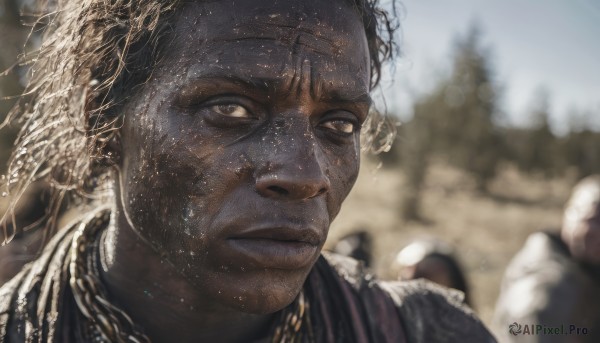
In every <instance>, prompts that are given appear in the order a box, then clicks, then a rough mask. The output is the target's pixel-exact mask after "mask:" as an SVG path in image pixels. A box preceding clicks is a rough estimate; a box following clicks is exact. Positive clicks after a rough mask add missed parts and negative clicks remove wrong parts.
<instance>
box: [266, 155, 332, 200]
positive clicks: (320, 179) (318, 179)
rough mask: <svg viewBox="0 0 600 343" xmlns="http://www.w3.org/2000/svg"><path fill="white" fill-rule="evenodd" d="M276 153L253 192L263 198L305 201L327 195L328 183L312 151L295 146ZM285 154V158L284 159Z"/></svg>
mask: <svg viewBox="0 0 600 343" xmlns="http://www.w3.org/2000/svg"><path fill="white" fill-rule="evenodd" d="M293 150H297V151H296V153H293V152H292V151H290V150H289V149H287V150H286V151H285V152H279V154H278V158H276V159H275V160H276V161H275V162H267V163H266V167H265V168H264V169H263V170H262V172H259V175H257V177H256V191H257V192H258V193H259V194H260V195H261V196H263V197H265V198H272V199H278V200H306V199H311V198H314V197H318V196H320V195H323V194H325V193H327V192H329V189H330V182H329V178H328V177H327V175H326V173H325V172H324V170H323V167H322V163H321V161H320V158H319V156H318V153H317V152H315V151H310V150H312V149H310V148H309V149H302V148H301V147H296V149H293ZM286 155H287V156H286ZM277 160H279V161H277Z"/></svg>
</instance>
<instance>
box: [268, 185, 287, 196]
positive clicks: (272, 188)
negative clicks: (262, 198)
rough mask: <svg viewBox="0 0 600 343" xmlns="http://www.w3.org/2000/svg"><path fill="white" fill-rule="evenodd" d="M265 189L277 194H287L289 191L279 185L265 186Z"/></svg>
mask: <svg viewBox="0 0 600 343" xmlns="http://www.w3.org/2000/svg"><path fill="white" fill-rule="evenodd" d="M267 189H268V190H270V191H271V192H273V193H276V194H278V195H289V194H290V192H289V191H288V190H287V189H285V188H283V187H279V186H269V187H267Z"/></svg>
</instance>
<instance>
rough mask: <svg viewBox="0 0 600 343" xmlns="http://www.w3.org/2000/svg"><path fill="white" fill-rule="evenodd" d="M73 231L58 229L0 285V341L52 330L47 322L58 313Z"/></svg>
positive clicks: (53, 319)
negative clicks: (17, 271)
mask: <svg viewBox="0 0 600 343" xmlns="http://www.w3.org/2000/svg"><path fill="white" fill-rule="evenodd" d="M72 233H73V230H72V228H68V229H64V230H61V231H59V233H57V234H56V236H55V237H53V238H52V240H51V241H50V242H49V243H48V245H47V246H46V247H45V248H44V251H43V252H42V254H41V255H40V256H39V257H38V258H37V259H36V260H34V261H33V262H31V263H29V264H27V265H25V267H23V269H22V270H21V271H20V272H19V273H18V274H17V275H16V276H15V277H14V278H13V279H12V280H10V281H9V282H7V283H5V284H4V285H3V286H2V287H0V342H12V341H15V342H21V341H24V340H25V337H27V339H28V340H32V341H35V340H36V339H37V338H36V337H38V336H39V335H44V334H46V335H47V334H48V333H49V332H50V333H51V332H53V331H52V330H53V329H51V328H50V326H51V325H48V324H49V323H56V322H57V321H58V318H59V316H60V311H58V310H59V308H60V307H61V306H62V301H61V297H62V293H63V290H64V288H65V286H66V284H67V282H68V281H67V279H68V277H67V274H66V266H67V264H66V263H65V261H67V259H68V256H69V254H68V251H69V248H70V239H69V238H70V237H71V236H72ZM46 337H49V336H46ZM48 341H51V340H48Z"/></svg>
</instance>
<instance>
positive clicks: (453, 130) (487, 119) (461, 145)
mask: <svg viewBox="0 0 600 343" xmlns="http://www.w3.org/2000/svg"><path fill="white" fill-rule="evenodd" d="M438 92H441V94H439V95H437V96H436V98H437V99H438V101H439V103H438V106H440V109H441V111H440V115H439V116H437V118H436V119H435V124H436V125H435V129H434V130H435V134H436V136H437V137H436V143H437V149H436V150H438V151H440V152H441V153H442V154H443V155H444V156H446V157H447V158H448V160H449V161H450V163H451V164H453V165H455V166H457V167H459V168H461V169H463V170H465V171H467V172H468V173H470V174H471V175H472V176H473V177H474V179H475V182H476V185H477V188H478V190H480V191H482V192H486V191H487V187H488V183H489V181H490V180H492V179H493V178H494V176H495V175H496V169H497V166H498V162H499V160H500V159H501V158H502V157H503V155H504V144H502V143H503V142H502V139H501V136H500V134H499V132H498V131H497V128H496V125H495V122H496V116H497V115H498V113H499V112H498V104H497V102H498V100H497V98H498V93H499V90H498V87H497V86H496V85H495V83H494V80H493V72H492V67H491V63H490V57H489V53H488V51H487V49H485V48H484V47H482V43H481V30H480V29H479V27H478V26H477V25H476V24H474V25H472V26H471V27H470V29H469V30H468V32H467V34H466V35H465V36H463V37H459V38H458V39H457V41H456V43H455V46H454V63H453V68H452V73H451V75H450V77H449V79H448V80H447V81H445V82H442V84H441V87H440V88H439V90H438Z"/></svg>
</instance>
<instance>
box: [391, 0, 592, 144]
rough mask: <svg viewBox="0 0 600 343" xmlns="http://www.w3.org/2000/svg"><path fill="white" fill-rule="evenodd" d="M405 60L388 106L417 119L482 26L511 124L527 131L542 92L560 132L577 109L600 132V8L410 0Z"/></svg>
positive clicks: (553, 2) (548, 2)
mask: <svg viewBox="0 0 600 343" xmlns="http://www.w3.org/2000/svg"><path fill="white" fill-rule="evenodd" d="M402 4H403V6H404V9H403V10H402V18H401V22H400V24H401V26H402V33H401V35H402V40H401V42H402V44H401V47H402V50H403V56H402V57H401V58H400V59H399V60H398V63H397V66H396V74H395V81H394V84H393V86H387V87H386V88H387V89H386V90H385V93H386V99H387V102H388V106H389V107H390V108H391V109H400V111H401V112H404V113H405V114H406V113H409V112H410V104H411V102H412V99H414V96H415V95H416V94H420V93H422V92H424V91H426V90H428V89H430V87H431V85H432V84H434V83H435V80H436V78H439V75H442V74H443V73H444V72H447V70H448V67H449V65H450V62H451V60H450V56H451V55H450V54H451V46H452V42H453V40H454V38H455V37H456V36H457V34H463V35H464V33H465V32H466V31H467V29H468V27H469V26H470V24H471V23H472V22H474V21H477V22H478V23H479V24H480V26H481V27H482V29H483V39H484V43H485V45H486V46H488V47H489V48H490V49H491V52H492V56H493V60H492V62H493V64H492V65H493V67H494V69H495V72H496V79H497V81H499V83H500V84H501V85H502V87H503V89H504V93H503V104H502V107H503V110H504V112H505V114H506V120H507V121H508V122H509V123H510V124H516V125H526V124H527V123H528V119H529V118H528V117H527V113H528V108H530V107H531V104H532V102H533V99H534V94H535V92H536V90H537V89H539V88H540V86H544V87H545V88H546V89H548V90H549V92H550V94H551V97H550V105H551V115H552V118H551V119H552V124H553V126H554V128H555V129H556V131H557V132H564V130H566V125H565V124H566V115H567V112H568V111H569V109H571V108H573V107H576V108H578V109H581V110H591V111H593V113H595V115H594V116H593V118H590V121H592V123H591V124H592V125H594V126H595V128H597V129H600V0H452V1H451V0H403V1H402Z"/></svg>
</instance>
